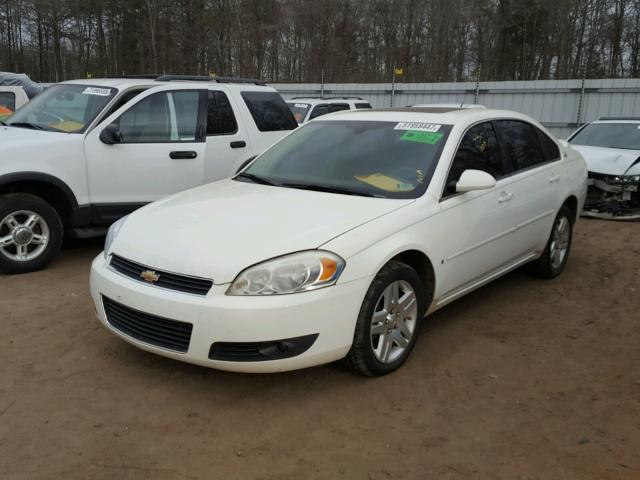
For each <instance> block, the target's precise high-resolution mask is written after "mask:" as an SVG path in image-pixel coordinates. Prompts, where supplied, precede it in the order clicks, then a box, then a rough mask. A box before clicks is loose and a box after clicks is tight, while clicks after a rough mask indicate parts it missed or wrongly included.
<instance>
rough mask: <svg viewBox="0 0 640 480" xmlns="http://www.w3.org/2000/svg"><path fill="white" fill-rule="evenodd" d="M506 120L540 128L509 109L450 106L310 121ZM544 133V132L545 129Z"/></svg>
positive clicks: (356, 113)
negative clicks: (530, 124)
mask: <svg viewBox="0 0 640 480" xmlns="http://www.w3.org/2000/svg"><path fill="white" fill-rule="evenodd" d="M500 118H509V119H515V120H524V121H526V122H530V123H533V124H535V125H536V126H538V127H541V128H543V129H544V127H542V125H541V124H540V123H539V122H537V121H536V120H534V119H533V118H531V117H529V116H528V115H525V114H523V113H519V112H513V111H510V110H493V109H488V108H453V107H426V108H422V107H403V108H378V109H371V110H369V109H361V110H343V111H340V112H335V113H330V114H328V115H323V116H322V117H318V118H317V119H314V120H312V121H314V122H317V121H324V120H350V121H378V122H423V123H434V124H443V125H456V124H461V123H462V124H465V125H468V124H472V123H476V122H481V121H483V120H492V119H500ZM545 130H546V129H545Z"/></svg>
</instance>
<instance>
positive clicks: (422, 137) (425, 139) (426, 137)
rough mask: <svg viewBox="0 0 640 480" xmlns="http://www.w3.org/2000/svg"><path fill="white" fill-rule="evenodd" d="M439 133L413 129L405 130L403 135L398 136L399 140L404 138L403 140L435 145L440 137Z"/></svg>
mask: <svg viewBox="0 0 640 480" xmlns="http://www.w3.org/2000/svg"><path fill="white" fill-rule="evenodd" d="M442 136H443V135H442V134H441V133H436V132H421V131H414V130H407V131H406V132H405V133H404V135H402V136H401V137H400V140H404V141H405V142H418V143H427V144H429V145H435V144H436V143H438V142H439V141H440V139H441V138H442Z"/></svg>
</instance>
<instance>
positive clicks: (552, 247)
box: [528, 205, 573, 278]
mask: <svg viewBox="0 0 640 480" xmlns="http://www.w3.org/2000/svg"><path fill="white" fill-rule="evenodd" d="M572 239H573V213H571V210H569V208H568V207H566V206H564V205H563V206H562V208H560V211H559V212H558V215H557V216H556V219H555V221H554V222H553V228H552V229H551V235H550V236H549V240H548V241H547V246H546V247H545V249H544V252H543V254H542V256H541V257H540V258H538V259H537V260H535V261H533V262H531V263H530V264H529V265H528V267H529V271H530V272H531V273H532V274H534V275H535V276H537V277H540V278H554V277H557V276H558V275H560V274H561V273H562V271H563V270H564V267H565V265H566V264H567V260H568V259H569V252H570V251H571V240H572Z"/></svg>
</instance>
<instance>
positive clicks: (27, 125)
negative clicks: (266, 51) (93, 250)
mask: <svg viewBox="0 0 640 480" xmlns="http://www.w3.org/2000/svg"><path fill="white" fill-rule="evenodd" d="M205 80H206V81H205ZM296 127H297V124H296V122H295V119H294V118H293V115H292V114H291V112H290V111H289V109H288V108H287V105H286V104H285V102H284V100H283V99H282V97H281V96H280V95H279V94H278V93H277V92H276V90H275V89H273V88H270V87H267V86H265V84H264V83H262V82H260V81H255V80H243V79H225V78H217V79H214V80H213V81H211V79H209V78H208V77H182V76H162V77H157V78H118V79H92V80H84V81H79V80H75V81H69V82H64V83H61V84H57V85H54V86H52V87H51V88H49V89H47V90H45V91H44V92H43V93H41V94H40V95H38V96H37V97H35V98H34V99H33V100H31V101H30V102H29V103H28V104H26V105H25V106H24V107H23V108H22V109H20V110H19V111H18V112H16V113H15V114H14V115H12V116H11V117H9V118H8V119H7V120H6V123H3V126H0V148H1V151H2V155H1V157H0V271H3V272H5V273H20V272H27V271H33V270H36V269H39V268H42V267H44V266H45V265H46V264H47V262H48V261H50V260H51V259H52V258H53V257H54V256H55V255H56V254H57V252H58V250H59V248H60V245H61V242H62V237H63V231H65V230H66V231H67V232H70V233H72V234H74V235H75V236H80V237H83V236H84V237H86V236H92V235H96V234H100V233H104V232H105V231H106V227H108V225H109V224H111V223H113V222H114V221H115V220H117V219H118V218H120V217H122V216H124V215H126V214H128V213H130V212H131V211H133V210H135V209H136V208H138V207H140V206H141V205H144V204H146V203H149V202H152V201H154V200H157V199H159V198H162V197H164V196H166V195H169V194H172V193H175V192H179V191H181V190H186V189H188V188H191V187H195V186H197V185H201V184H203V183H207V182H211V181H213V180H219V179H222V178H225V177H229V176H231V175H232V174H234V173H235V172H236V171H237V170H238V169H239V168H240V167H241V166H242V165H243V164H244V163H245V162H247V161H248V160H250V159H251V158H253V157H255V155H257V154H258V153H260V152H262V151H263V150H264V149H265V148H267V147H268V146H269V145H271V144H272V143H274V142H275V141H276V140H278V139H280V138H281V137H282V136H283V135H285V134H286V133H288V132H289V131H290V130H292V129H295V128H296ZM212 214H215V212H212Z"/></svg>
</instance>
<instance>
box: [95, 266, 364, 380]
mask: <svg viewBox="0 0 640 480" xmlns="http://www.w3.org/2000/svg"><path fill="white" fill-rule="evenodd" d="M370 283H371V278H364V279H359V280H356V281H352V282H348V283H345V284H337V285H334V286H331V287H327V288H321V289H318V290H314V291H310V292H304V293H298V294H293V295H277V296H269V297H234V296H227V295H225V292H226V290H227V288H228V285H214V286H213V288H212V289H211V291H210V292H209V293H208V295H207V296H197V295H191V294H185V293H180V292H175V291H172V290H167V289H163V288H159V287H155V286H153V285H147V284H145V283H142V282H138V281H136V280H133V279H131V278H128V277H125V276H123V275H121V274H119V273H117V272H115V271H113V270H112V269H111V268H109V267H108V266H107V264H106V261H105V259H104V257H103V255H102V254H100V255H99V256H98V257H96V258H95V259H94V261H93V263H92V265H91V296H92V298H93V301H94V303H95V307H96V313H97V316H98V319H99V320H100V322H101V323H102V324H103V325H104V326H105V327H107V328H108V329H109V330H110V331H111V332H112V333H114V334H115V335H117V336H119V337H120V338H122V339H123V340H125V341H127V342H129V343H131V344H133V345H135V346H137V347H139V348H141V349H143V350H146V351H149V352H153V353H157V354H158V355H163V356H165V357H169V358H173V359H175V360H180V361H184V362H189V363H194V364H197V365H202V366H205V367H212V368H217V369H221V370H230V371H237V372H278V371H286V370H294V369H298V368H305V367H310V366H313V365H319V364H323V363H328V362H332V361H335V360H339V359H340V358H343V357H344V356H345V355H346V354H347V353H348V351H349V348H350V347H351V343H352V341H353V333H354V329H355V323H356V319H357V317H358V313H359V310H360V306H361V304H362V300H363V298H364V296H365V293H366V291H367V289H368V288H369V285H370ZM104 297H106V298H108V299H111V300H113V301H115V302H117V303H118V304H120V305H123V306H125V307H128V308H129V309H132V310H136V311H139V312H145V313H147V314H150V315H154V316H158V317H162V318H165V319H172V320H176V321H180V322H187V323H189V324H192V325H193V328H192V331H191V337H190V340H189V343H188V348H187V349H186V352H178V351H175V350H172V349H168V348H163V347H160V346H157V345H153V344H150V343H146V342H144V341H140V340H139V339H137V338H134V337H133V336H131V335H129V334H127V333H124V332H123V331H122V330H120V329H118V328H116V327H114V325H112V323H110V322H109V321H108V320H107V315H106V312H105V305H104V302H103V298H104ZM316 334H317V337H316V338H315V339H314V341H313V343H312V345H311V346H310V347H308V349H307V350H305V351H304V352H302V353H301V354H299V355H296V356H293V357H290V358H282V359H265V360H261V361H223V360H215V359H212V358H210V356H214V357H215V355H212V351H213V350H214V349H212V345H213V344H225V343H235V342H237V343H238V344H247V343H259V342H277V341H279V340H287V339H295V338H299V337H305V338H309V337H310V336H313V335H316Z"/></svg>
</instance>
